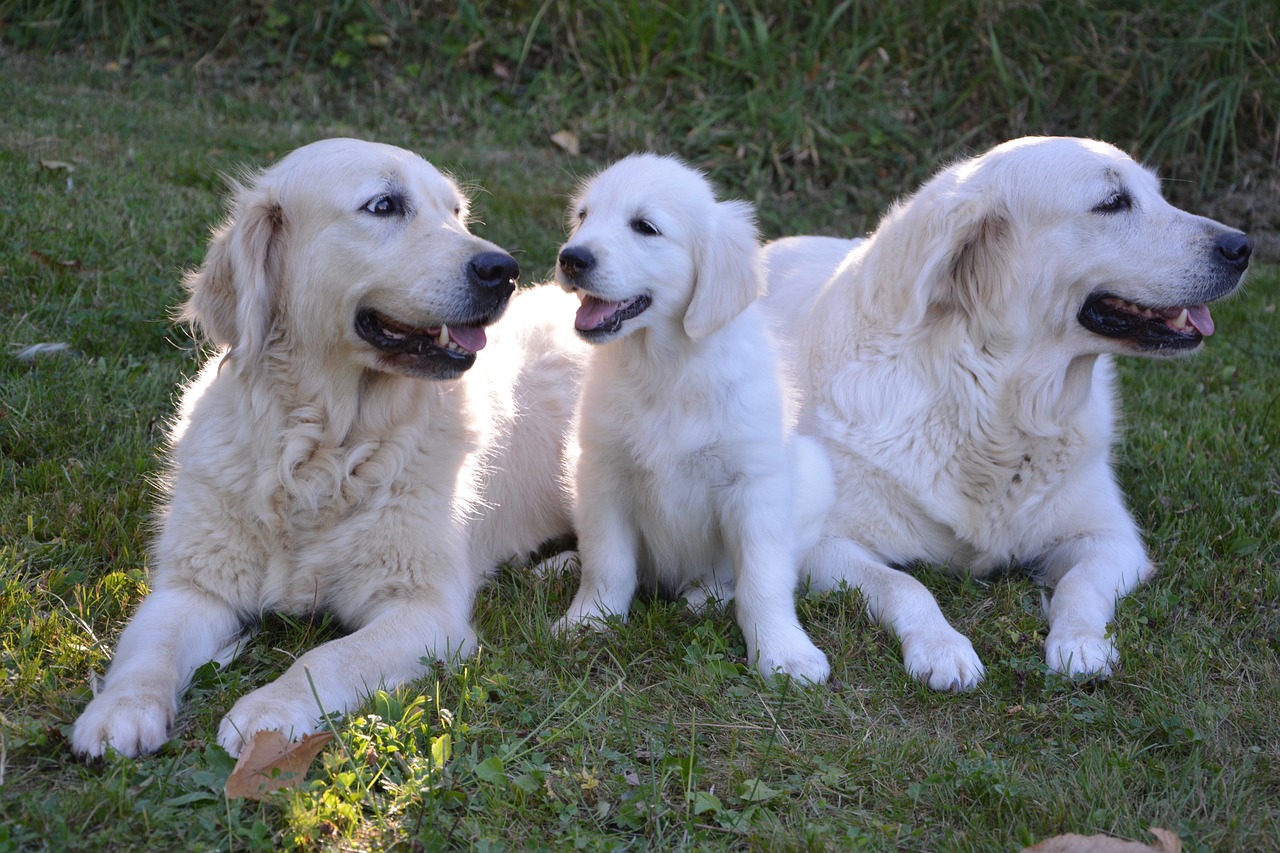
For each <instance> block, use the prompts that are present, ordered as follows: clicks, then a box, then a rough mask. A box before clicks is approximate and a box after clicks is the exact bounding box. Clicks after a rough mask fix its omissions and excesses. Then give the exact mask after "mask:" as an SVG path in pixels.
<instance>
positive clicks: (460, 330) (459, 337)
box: [449, 326, 489, 352]
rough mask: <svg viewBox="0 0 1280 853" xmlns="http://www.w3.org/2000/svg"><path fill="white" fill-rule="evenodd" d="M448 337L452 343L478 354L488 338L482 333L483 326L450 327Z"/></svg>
mask: <svg viewBox="0 0 1280 853" xmlns="http://www.w3.org/2000/svg"><path fill="white" fill-rule="evenodd" d="M449 337H450V338H452V339H453V342H454V343H455V344H457V345H458V346H460V347H462V348H463V349H464V350H468V351H469V352H480V350H482V349H484V345H485V344H486V343H488V342H489V338H488V337H487V336H486V335H485V333H484V326H450V327H449Z"/></svg>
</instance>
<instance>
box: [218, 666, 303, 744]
mask: <svg viewBox="0 0 1280 853" xmlns="http://www.w3.org/2000/svg"><path fill="white" fill-rule="evenodd" d="M278 683H279V682H276V684H268V685H267V686H266V687H260V688H258V689H257V690H255V691H253V692H252V693H250V694H249V695H247V696H243V697H241V699H240V701H239V702H236V704H235V705H233V706H232V707H231V710H230V711H228V712H227V715H226V716H225V717H223V718H222V724H221V725H220V726H218V744H219V746H221V747H222V748H223V749H225V750H226V751H227V752H229V753H230V754H231V755H233V756H239V755H240V751H241V750H242V749H244V747H245V744H247V743H248V742H249V741H251V740H252V739H253V736H254V735H255V734H257V733H258V732H262V731H268V730H273V729H274V730H275V731H278V732H280V733H281V734H283V735H284V736H285V737H287V738H288V739H289V740H297V739H298V738H301V737H303V736H304V735H309V734H311V733H312V732H314V731H316V730H317V729H318V728H319V723H320V707H319V706H318V705H317V704H316V700H315V697H314V696H311V695H310V694H308V695H307V696H305V697H303V696H287V695H282V694H283V691H281V690H279V689H276V688H277V684H278Z"/></svg>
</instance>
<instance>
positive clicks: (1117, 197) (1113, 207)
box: [1093, 190, 1133, 213]
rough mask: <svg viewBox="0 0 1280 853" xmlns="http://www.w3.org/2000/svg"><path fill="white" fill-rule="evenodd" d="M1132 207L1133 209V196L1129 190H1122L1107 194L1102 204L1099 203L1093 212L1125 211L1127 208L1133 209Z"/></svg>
mask: <svg viewBox="0 0 1280 853" xmlns="http://www.w3.org/2000/svg"><path fill="white" fill-rule="evenodd" d="M1132 209H1133V197H1132V196H1130V195H1129V194H1128V193H1127V192H1125V191H1123V190H1121V191H1120V192H1116V193H1112V194H1111V195H1109V196H1107V197H1106V198H1105V199H1104V200H1103V201H1102V204H1099V205H1098V206H1097V207H1095V208H1094V209H1093V212H1094V213H1123V212H1125V211H1126V210H1132Z"/></svg>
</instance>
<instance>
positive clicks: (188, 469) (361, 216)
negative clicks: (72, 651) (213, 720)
mask: <svg viewBox="0 0 1280 853" xmlns="http://www.w3.org/2000/svg"><path fill="white" fill-rule="evenodd" d="M466 219H467V199H466V198H465V197H464V196H463V195H462V193H461V192H460V191H459V189H458V187H457V186H455V185H454V183H453V182H452V181H450V180H449V179H447V178H446V177H444V176H443V175H441V174H440V173H439V172H437V171H436V170H435V169H434V168H433V167H432V166H431V165H430V164H428V163H427V162H426V161H424V160H422V159H421V158H420V157H418V156H417V155H414V154H411V153H409V152H407V151H404V150H401V149H399V148H394V147H391V146H388V145H378V144H374V143H368V142H362V141H358V140H352V139H330V140H325V141H321V142H317V143H314V144H312V145H308V146H306V147H303V148H300V149H298V150H297V151H295V152H293V153H292V154H290V155H289V156H287V157H285V158H284V159H283V160H281V161H280V162H279V163H277V164H276V165H274V166H272V167H271V168H270V169H268V170H266V171H265V172H264V173H262V174H261V175H260V176H258V177H257V178H256V180H254V181H253V182H252V183H251V184H249V185H247V186H243V187H240V188H239V189H238V191H237V192H236V195H235V201H234V206H233V209H232V212H231V215H230V218H229V219H228V221H227V223H226V224H225V225H224V226H223V227H221V228H220V229H218V230H217V231H216V232H215V233H214V235H213V239H212V242H211V244H210V246H209V252H208V256H207V258H206V260H205V263H204V265H203V267H202V268H201V269H200V270H199V271H198V272H196V273H194V274H193V275H191V276H190V278H189V281H188V282H187V284H188V287H189V289H190V291H191V296H190V301H189V302H188V303H187V306H186V316H187V317H188V318H189V319H190V320H192V321H193V322H194V323H195V325H196V326H198V327H199V328H200V329H201V330H203V331H204V332H205V333H206V334H207V335H208V336H209V337H210V338H211V339H212V340H213V341H215V342H216V343H218V344H220V345H222V346H223V347H224V349H223V350H221V351H220V352H219V354H218V355H217V356H215V357H214V358H213V359H211V360H210V361H209V362H208V363H207V364H206V365H205V366H204V368H203V369H202V370H201V372H200V374H199V376H198V377H197V378H196V380H195V381H194V382H192V383H191V385H190V387H188V388H187V389H186V391H185V393H184V395H183V398H182V403H181V408H180V413H179V417H178V420H177V422H176V424H175V425H174V429H173V434H172V436H171V447H170V451H169V458H168V463H169V464H168V468H169V470H168V476H167V480H166V498H165V501H164V505H163V506H162V508H161V510H160V513H159V532H158V536H157V537H156V540H155V543H154V546H153V550H152V559H151V571H152V592H151V594H150V595H149V596H148V597H147V598H146V600H145V601H143V603H142V604H141V606H140V607H139V608H138V611H137V613H136V614H135V615H134V617H133V620H132V621H131V622H130V623H129V625H128V626H127V627H126V628H125V630H124V633H123V634H122V636H121V637H120V642H119V645H118V647H117V649H116V653H115V658H114V661H113V662H112V665H111V668H110V671H109V672H108V673H107V676H106V679H105V683H104V684H103V686H102V688H101V690H99V691H98V694H97V696H96V697H95V698H94V699H93V701H92V702H90V703H89V706H88V708H86V709H85V711H84V713H83V714H82V715H81V717H80V719H79V720H78V721H77V722H76V725H75V730H74V734H73V737H72V745H73V747H74V749H75V750H76V751H77V752H80V753H85V754H88V755H101V754H102V753H103V751H104V749H105V748H106V747H107V746H111V747H113V748H114V749H116V750H117V751H119V752H122V753H125V754H128V755H136V754H139V753H146V752H150V751H153V750H155V749H157V748H158V747H160V746H161V744H163V743H164V742H165V740H166V738H167V737H168V730H169V727H170V725H171V724H172V722H173V718H174V714H175V711H176V709H177V699H178V695H179V693H180V692H181V691H182V690H183V689H184V687H185V685H186V683H187V681H188V680H189V678H190V676H191V674H192V672H193V670H195V668H196V667H198V666H200V665H201V664H202V663H204V662H205V661H208V660H211V659H216V658H220V657H221V658H227V657H229V656H230V655H231V654H233V653H234V649H235V647H236V645H237V642H238V639H239V638H240V636H241V633H242V631H243V630H244V629H245V627H246V626H247V625H249V624H251V623H253V622H254V621H255V620H256V619H257V618H258V617H259V616H260V614H262V613H263V612H264V611H268V610H277V611H283V612H287V613H294V614H310V613H313V612H316V611H329V612H332V613H333V614H335V615H336V616H337V618H338V619H339V620H340V621H341V622H342V624H343V625H344V626H346V627H348V628H350V629H351V630H352V633H350V634H348V635H347V636H345V637H342V638H340V639H336V640H333V641H331V642H328V643H325V644H323V645H321V646H319V647H317V648H315V649H312V650H310V651H308V652H307V653H306V654H304V655H302V656H301V657H300V658H298V660H297V661H296V662H295V663H294V664H293V666H291V667H290V668H289V669H288V671H286V672H285V673H284V675H282V676H281V677H280V678H278V679H277V680H276V681H275V682H273V683H271V684H268V685H266V686H265V687H262V688H259V689H258V690H255V691H253V692H252V693H250V694H248V695H246V696H244V697H243V698H241V699H240V700H239V701H238V702H237V703H236V704H235V706H234V707H233V708H232V709H231V710H230V712H228V713H227V715H226V716H225V717H224V718H223V721H222V725H221V728H220V730H219V733H218V741H219V743H221V744H222V745H223V746H224V747H226V749H227V750H228V751H230V752H231V753H232V754H236V753H238V752H239V750H240V749H241V748H242V746H243V745H244V744H245V743H246V742H247V740H248V739H249V738H250V737H251V736H252V735H253V734H254V733H255V732H257V731H260V730H265V729H278V730H281V731H283V732H284V733H285V734H287V735H291V736H294V737H298V736H301V735H303V734H305V733H308V732H311V731H313V730H314V728H315V726H316V723H317V719H318V718H319V716H320V715H321V713H322V709H323V712H333V711H345V710H347V709H349V708H351V707H353V706H354V705H355V704H356V703H358V702H359V701H360V700H361V697H362V696H363V695H365V694H366V693H367V692H369V691H372V690H374V689H376V688H378V687H380V686H384V685H385V686H388V687H391V686H394V685H398V684H400V683H402V682H404V681H406V680H408V679H412V678H414V677H417V676H419V675H420V674H422V673H423V672H424V663H423V661H424V659H425V660H428V661H430V660H434V659H436V658H446V659H447V658H453V657H456V656H458V655H463V654H467V653H468V652H470V651H471V650H472V649H473V647H474V646H475V642H476V638H475V634H474V632H473V631H472V628H471V625H470V614H471V607H472V601H473V598H474V595H475V592H476V588H477V585H478V584H479V582H480V580H481V578H482V576H483V575H484V573H485V572H486V571H488V570H489V569H491V568H493V567H494V566H495V565H496V564H498V563H499V562H501V561H503V560H505V559H507V558H511V557H513V556H524V555H526V554H527V553H528V552H529V551H531V550H533V549H535V548H537V547H538V545H539V544H540V543H542V542H543V541H544V540H546V539H548V538H550V537H554V536H558V535H561V534H564V533H566V532H568V531H569V529H570V506H569V503H570V501H569V499H568V497H567V496H566V492H565V491H564V490H563V489H562V479H563V477H562V470H563V465H564V458H563V457H564V452H565V442H566V424H570V423H571V418H572V411H573V405H574V399H575V388H576V385H577V379H578V376H579V374H580V363H579V359H580V357H581V354H582V352H583V350H585V345H583V344H582V343H581V342H578V341H576V339H575V338H574V336H573V335H572V333H570V332H568V331H567V330H564V329H563V325H564V324H563V316H564V312H565V311H566V310H570V309H571V307H572V306H574V305H575V304H576V302H575V300H573V299H572V298H571V297H569V296H567V295H566V294H564V293H563V292H561V291H560V290H559V289H558V288H540V289H537V290H536V291H534V292H530V293H525V294H522V295H519V296H517V297H516V298H515V299H514V300H512V301H513V305H512V307H511V308H510V309H509V310H507V318H506V319H504V320H502V321H501V322H500V323H498V325H497V326H495V327H493V328H492V329H491V330H490V332H489V336H488V337H487V335H486V330H485V327H486V326H489V324H491V323H493V322H494V321H495V320H497V319H498V317H499V316H500V315H502V314H503V311H504V310H505V309H507V304H508V301H509V299H510V297H511V295H512V292H513V290H514V288H515V280H516V276H517V274H518V272H519V268H518V266H517V265H516V262H515V261H514V260H513V259H512V258H511V257H510V256H509V255H507V254H506V253H504V252H502V251H501V250H499V249H498V248H497V247H496V246H494V245H493V244H491V243H488V242H486V241H484V240H481V239H479V238H477V237H474V236H472V235H471V234H470V233H468V231H467V227H466ZM486 344H487V346H486ZM481 348H484V349H485V352H484V353H482V354H481V355H480V356H479V360H478V362H477V355H476V353H477V351H478V350H480V349H481ZM473 363H475V364H476V366H474V367H473V366H472V365H473ZM313 688H314V691H315V695H313V692H312V691H313ZM317 696H318V699H319V703H318V704H317V698H316V697H317Z"/></svg>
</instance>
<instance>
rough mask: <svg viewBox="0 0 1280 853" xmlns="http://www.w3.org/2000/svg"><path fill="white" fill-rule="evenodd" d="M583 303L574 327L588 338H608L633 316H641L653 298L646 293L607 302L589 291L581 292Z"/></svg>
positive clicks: (575, 318) (574, 320) (574, 321)
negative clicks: (619, 300)
mask: <svg viewBox="0 0 1280 853" xmlns="http://www.w3.org/2000/svg"><path fill="white" fill-rule="evenodd" d="M578 295H579V297H580V298H581V299H582V305H581V306H579V307H578V313H577V316H575V317H574V319H573V327H574V328H575V329H577V330H578V334H579V335H581V336H582V337H584V338H586V339H587V340H592V339H601V338H606V337H608V336H610V335H612V334H614V333H615V332H617V331H618V330H619V329H621V328H622V324H623V323H625V322H626V321H627V320H630V319H632V318H633V317H639V316H640V315H641V314H643V313H644V311H645V309H646V308H648V307H649V305H650V304H652V302H653V300H652V299H650V298H649V296H648V295H646V294H641V295H640V296H633V297H632V298H630V299H624V300H623V301H621V302H606V301H604V300H603V299H598V298H596V297H594V296H592V295H591V294H589V293H579V294H578Z"/></svg>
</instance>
